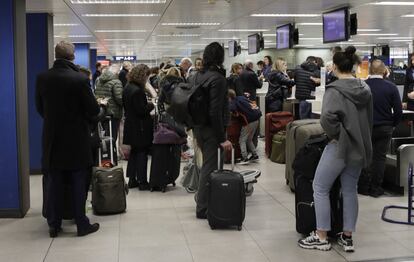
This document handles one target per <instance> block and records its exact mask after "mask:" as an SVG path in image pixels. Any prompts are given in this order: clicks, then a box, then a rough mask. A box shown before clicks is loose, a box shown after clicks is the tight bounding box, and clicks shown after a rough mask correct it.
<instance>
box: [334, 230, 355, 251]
mask: <svg viewBox="0 0 414 262" xmlns="http://www.w3.org/2000/svg"><path fill="white" fill-rule="evenodd" d="M337 241H338V245H340V246H341V247H342V248H343V249H344V251H345V252H354V251H355V248H354V242H353V241H352V237H350V238H347V237H344V233H339V234H338V240H337Z"/></svg>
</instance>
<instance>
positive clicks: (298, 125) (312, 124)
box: [285, 119, 324, 191]
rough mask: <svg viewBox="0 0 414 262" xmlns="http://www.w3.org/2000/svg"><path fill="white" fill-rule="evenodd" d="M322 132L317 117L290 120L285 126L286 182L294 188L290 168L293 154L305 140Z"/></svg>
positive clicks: (291, 169) (292, 174)
mask: <svg viewBox="0 0 414 262" xmlns="http://www.w3.org/2000/svg"><path fill="white" fill-rule="evenodd" d="M323 133H324V131H323V128H322V126H321V124H320V120H319V119H304V120H296V121H293V122H290V123H289V124H288V125H287V126H286V169H285V178H286V184H288V185H289V187H290V189H291V190H292V191H294V190H295V181H294V171H293V168H292V164H293V161H294V160H295V156H296V154H297V153H298V151H299V150H300V148H301V147H302V146H303V145H304V144H305V142H306V141H307V140H308V139H309V138H310V137H311V136H315V135H322V134H323Z"/></svg>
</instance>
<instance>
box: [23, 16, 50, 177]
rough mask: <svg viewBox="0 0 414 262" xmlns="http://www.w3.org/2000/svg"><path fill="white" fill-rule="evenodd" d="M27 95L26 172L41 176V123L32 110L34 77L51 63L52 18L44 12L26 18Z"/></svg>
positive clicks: (35, 112)
mask: <svg viewBox="0 0 414 262" xmlns="http://www.w3.org/2000/svg"><path fill="white" fill-rule="evenodd" d="M26 43H27V95H28V106H29V115H28V117H29V145H30V151H29V152H30V157H29V158H30V173H31V174H40V173H41V167H42V164H41V156H42V128H43V120H42V118H41V117H40V115H39V114H38V113H37V111H36V104H35V91H36V78H37V75H38V74H39V73H41V72H44V71H46V70H48V69H49V68H50V67H51V66H52V63H53V54H54V53H53V17H52V16H51V15H50V14H47V13H33V14H27V15H26Z"/></svg>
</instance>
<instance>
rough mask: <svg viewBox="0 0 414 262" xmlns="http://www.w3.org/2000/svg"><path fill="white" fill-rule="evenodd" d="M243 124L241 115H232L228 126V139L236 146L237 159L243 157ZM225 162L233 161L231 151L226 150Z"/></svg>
mask: <svg viewBox="0 0 414 262" xmlns="http://www.w3.org/2000/svg"><path fill="white" fill-rule="evenodd" d="M241 128H242V124H241V121H240V118H239V117H235V116H232V117H231V118H230V124H229V126H228V127H227V139H228V140H229V141H230V142H231V143H232V145H233V148H234V154H235V156H234V157H235V159H238V158H241V150H240V144H239V140H240V133H241ZM224 163H226V164H230V163H231V153H229V152H224Z"/></svg>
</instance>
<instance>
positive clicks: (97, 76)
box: [92, 62, 102, 90]
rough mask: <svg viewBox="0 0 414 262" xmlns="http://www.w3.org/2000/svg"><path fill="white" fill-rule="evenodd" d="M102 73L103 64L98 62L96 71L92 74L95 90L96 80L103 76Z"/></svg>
mask: <svg viewBox="0 0 414 262" xmlns="http://www.w3.org/2000/svg"><path fill="white" fill-rule="evenodd" d="M101 74H102V64H101V63H99V62H97V63H96V65H95V73H94V74H93V76H92V89H93V90H95V84H96V80H97V79H98V78H99V77H100V76H101Z"/></svg>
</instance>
